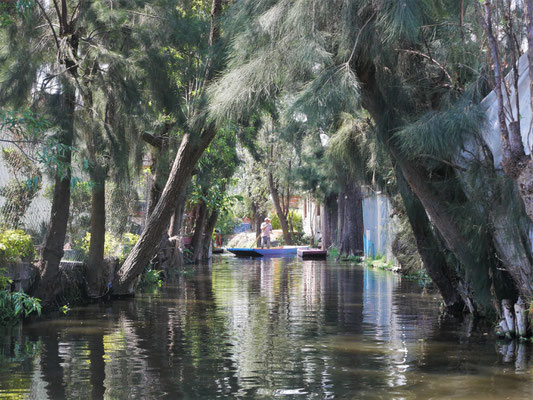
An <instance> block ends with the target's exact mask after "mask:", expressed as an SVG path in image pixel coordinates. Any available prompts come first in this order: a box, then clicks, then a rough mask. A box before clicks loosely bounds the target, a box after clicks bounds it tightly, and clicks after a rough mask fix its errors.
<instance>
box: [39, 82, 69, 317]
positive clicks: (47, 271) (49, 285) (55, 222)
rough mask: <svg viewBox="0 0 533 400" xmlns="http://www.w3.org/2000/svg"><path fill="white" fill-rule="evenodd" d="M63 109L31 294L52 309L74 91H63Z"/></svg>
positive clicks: (64, 218)
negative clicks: (36, 276) (58, 150)
mask: <svg viewBox="0 0 533 400" xmlns="http://www.w3.org/2000/svg"><path fill="white" fill-rule="evenodd" d="M63 104H64V107H65V114H66V115H65V119H64V121H66V124H67V126H63V127H62V128H63V134H62V135H61V138H60V142H61V144H62V145H63V148H64V152H63V153H62V154H60V155H59V156H58V157H59V160H60V162H61V166H58V167H57V168H56V173H55V178H54V183H55V184H54V197H53V200H52V210H51V213H50V224H49V226H48V230H47V231H46V236H45V239H44V243H43V246H42V250H41V257H40V260H39V264H38V268H39V271H40V281H39V284H38V287H37V289H36V291H35V293H33V295H34V296H35V297H38V298H40V299H41V301H42V305H43V306H45V307H48V306H50V305H52V304H53V303H54V302H55V300H56V296H57V294H58V289H57V283H58V282H59V265H60V263H61V259H62V258H63V254H64V251H63V246H64V245H65V237H66V234H67V226H68V219H69V211H70V179H71V170H70V168H71V160H72V152H71V147H72V140H73V136H74V110H75V108H76V95H75V93H74V91H73V89H68V88H67V89H65V93H64V94H63Z"/></svg>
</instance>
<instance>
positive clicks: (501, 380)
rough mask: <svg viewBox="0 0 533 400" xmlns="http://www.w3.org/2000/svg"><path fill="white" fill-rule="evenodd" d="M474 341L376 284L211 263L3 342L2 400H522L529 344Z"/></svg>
mask: <svg viewBox="0 0 533 400" xmlns="http://www.w3.org/2000/svg"><path fill="white" fill-rule="evenodd" d="M483 333H484V329H482V328H480V327H474V329H472V324H469V323H468V322H465V323H463V324H462V325H461V324H459V323H458V322H457V321H455V320H447V319H441V318H439V313H438V300H437V299H435V298H434V296H433V295H431V294H426V293H421V291H420V289H419V288H418V287H417V286H416V285H415V284H413V283H411V282H407V281H405V280H402V279H401V278H399V277H398V276H396V275H393V274H390V273H387V272H383V271H374V270H368V269H363V268H361V267H355V266H351V265H347V264H342V263H333V262H322V261H306V262H301V261H298V260H297V259H294V258H280V259H263V260H239V259H234V258H229V257H222V258H219V259H218V261H217V262H215V263H214V264H213V265H204V266H201V267H198V268H197V270H196V271H195V273H194V274H184V275H178V276H177V277H176V278H175V279H174V280H172V282H169V283H168V284H167V285H166V286H165V287H164V288H163V289H162V290H161V291H160V292H159V293H156V294H145V295H140V296H138V297H137V298H136V299H134V300H121V301H114V302H111V303H109V304H105V305H95V306H92V307H85V308H80V309H74V310H72V311H71V313H69V315H68V316H66V317H65V316H62V317H57V318H50V319H48V320H45V321H40V322H37V323H33V324H30V325H27V326H25V327H24V328H23V329H15V330H12V331H6V332H4V333H2V335H1V336H0V346H1V347H0V350H1V353H0V357H1V363H0V397H2V398H35V399H62V398H68V399H73V398H91V399H101V398H107V399H124V398H135V399H137V398H139V399H140V398H142V399H155V398H169V399H177V398H201V399H210V398H275V397H276V398H277V397H279V398H302V399H303V398H305V399H307V398H316V399H327V398H339V397H340V398H387V399H388V398H394V399H402V398H430V397H431V398H449V397H452V396H453V397H456V398H487V397H488V398H501V397H506V398H527V397H528V396H529V394H530V393H531V390H532V389H533V385H532V384H531V380H530V377H531V369H530V360H529V358H530V354H531V349H530V348H529V346H528V345H527V344H523V343H522V344H520V345H518V344H516V345H515V344H498V343H496V342H495V341H494V340H493V339H491V338H490V337H489V336H487V335H484V334H483ZM495 350H496V351H495Z"/></svg>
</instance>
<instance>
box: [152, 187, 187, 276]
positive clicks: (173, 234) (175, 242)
mask: <svg viewBox="0 0 533 400" xmlns="http://www.w3.org/2000/svg"><path fill="white" fill-rule="evenodd" d="M186 199H187V197H186V192H183V193H182V195H181V196H180V198H179V199H178V201H177V202H176V210H175V211H174V214H173V215H172V217H171V219H170V224H169V227H168V231H167V232H164V233H163V238H162V239H161V243H160V245H159V248H158V249H157V266H158V268H159V269H162V270H170V269H172V268H179V267H181V266H182V265H183V264H184V259H183V252H182V250H183V249H182V245H183V243H182V238H181V227H182V223H183V212H184V210H185V202H186Z"/></svg>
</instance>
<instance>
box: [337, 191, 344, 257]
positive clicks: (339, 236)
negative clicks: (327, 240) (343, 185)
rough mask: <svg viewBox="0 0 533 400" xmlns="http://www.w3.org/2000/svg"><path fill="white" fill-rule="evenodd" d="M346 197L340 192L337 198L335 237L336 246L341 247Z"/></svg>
mask: <svg viewBox="0 0 533 400" xmlns="http://www.w3.org/2000/svg"><path fill="white" fill-rule="evenodd" d="M345 197H346V195H345V194H344V192H343V191H342V190H341V191H340V192H339V195H338V196H337V210H338V212H337V236H336V245H337V247H339V248H340V247H341V243H342V236H343V235H344V212H345V210H346V199H345Z"/></svg>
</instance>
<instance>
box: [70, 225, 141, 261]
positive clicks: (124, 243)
mask: <svg viewBox="0 0 533 400" xmlns="http://www.w3.org/2000/svg"><path fill="white" fill-rule="evenodd" d="M138 240H139V235H137V234H135V233H125V234H124V235H123V236H122V237H121V238H118V237H116V236H114V235H113V234H111V233H110V232H106V233H105V243H104V257H117V258H118V259H119V261H120V262H122V261H124V260H125V259H126V257H128V255H129V254H130V252H131V249H132V248H133V246H135V243H137V241H138ZM90 245H91V233H90V232H87V233H86V234H85V237H84V238H83V239H82V242H81V244H80V247H81V249H82V250H83V253H84V254H85V256H86V257H87V256H88V255H89V247H90Z"/></svg>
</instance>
